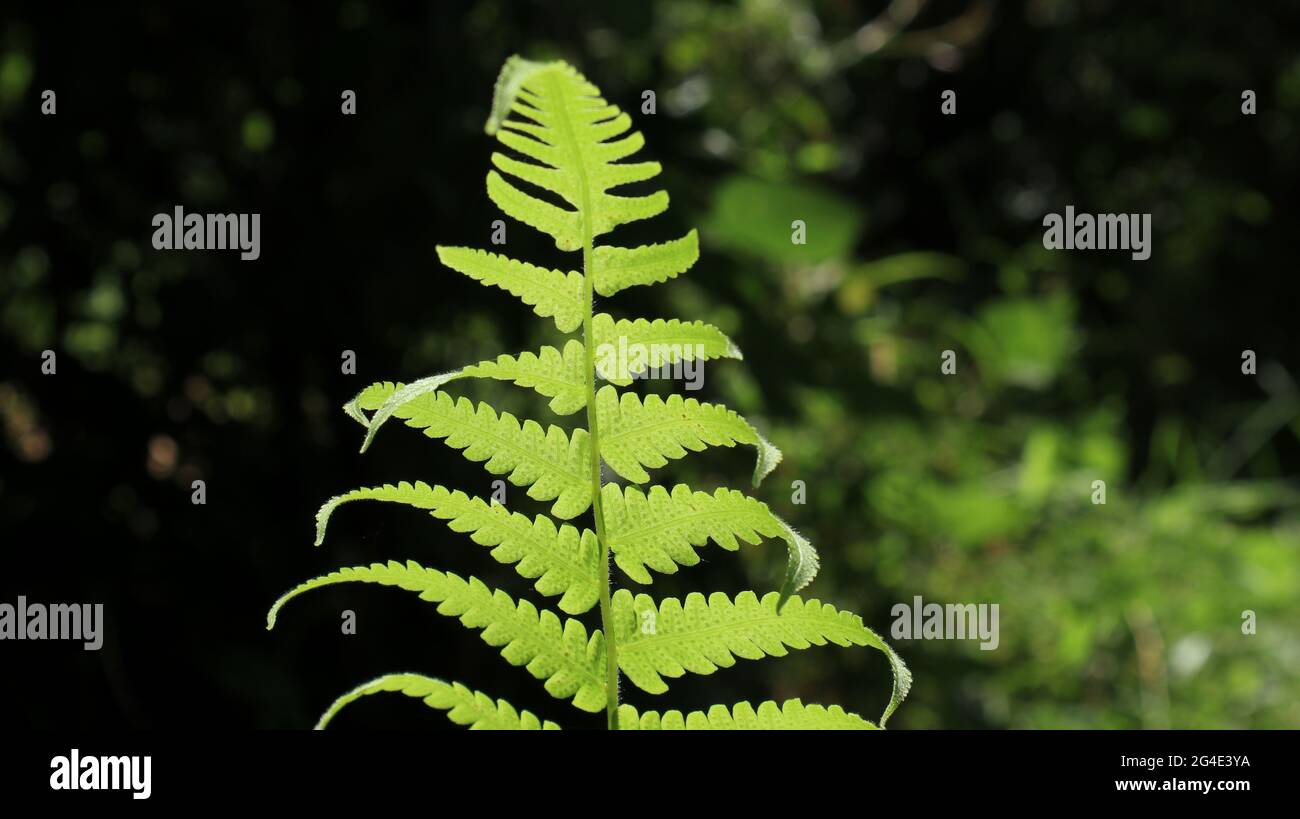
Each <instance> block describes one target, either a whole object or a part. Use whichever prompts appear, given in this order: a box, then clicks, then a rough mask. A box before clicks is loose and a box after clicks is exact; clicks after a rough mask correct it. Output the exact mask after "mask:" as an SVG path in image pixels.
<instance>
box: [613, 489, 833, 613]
mask: <svg viewBox="0 0 1300 819" xmlns="http://www.w3.org/2000/svg"><path fill="white" fill-rule="evenodd" d="M601 495H602V502H603V504H602V505H603V507H604V510H605V533H606V535H607V537H608V538H609V548H610V550H611V551H612V552H613V553H614V562H615V563H617V564H618V566H619V568H620V569H622V570H623V571H624V572H626V573H627V575H628V577H631V578H632V579H633V580H635V581H636V582H638V583H649V582H651V580H652V578H651V576H650V573H649V572H647V571H646V567H647V566H648V567H649V568H651V569H654V570H655V571H657V572H660V573H662V574H673V573H674V572H676V571H677V567H678V566H679V565H680V566H694V565H695V564H696V563H699V562H700V557H699V555H698V554H696V552H695V549H696V548H697V547H699V546H703V545H704V544H705V543H706V542H707V541H709V540H712V541H713V542H714V543H716V544H718V545H719V546H721V547H722V548H724V549H727V550H729V551H733V552H734V551H736V550H737V549H739V548H740V543H742V542H743V543H749V544H755V543H758V542H760V541H761V540H762V539H763V538H764V537H780V538H782V539H784V540H785V541H786V543H787V545H788V547H789V561H788V563H787V568H786V579H785V582H784V583H783V584H782V594H791V593H793V592H796V591H799V589H801V588H803V587H804V586H807V585H808V584H809V583H810V582H812V579H813V577H815V576H816V574H817V564H818V560H817V552H816V551H815V550H814V549H813V547H812V544H811V543H809V542H808V541H807V540H805V539H804V538H802V537H800V536H799V535H798V533H796V532H795V531H794V530H793V529H791V528H790V527H789V525H787V524H786V523H785V522H784V521H782V520H781V519H780V518H778V517H777V516H776V515H774V514H772V512H771V510H770V509H768V508H767V504H765V503H763V502H762V501H759V500H755V499H754V498H751V497H747V496H746V495H745V494H744V493H742V492H738V491H736V490H734V489H718V490H717V491H715V492H714V493H713V494H712V495H710V494H709V493H707V492H692V491H691V489H690V487H688V486H686V485H685V484H678V485H677V486H674V487H673V489H672V493H671V494H670V493H669V492H668V490H666V489H664V487H662V486H652V487H650V491H649V493H648V494H646V493H643V492H642V491H641V490H640V489H638V488H637V487H635V486H627V487H623V488H622V489H620V488H619V487H618V486H616V485H614V484H606V485H605V486H604V488H603V489H602V491H601Z"/></svg>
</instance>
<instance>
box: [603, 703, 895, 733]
mask: <svg viewBox="0 0 1300 819" xmlns="http://www.w3.org/2000/svg"><path fill="white" fill-rule="evenodd" d="M618 727H619V729H620V730H624V731H871V730H875V728H876V726H875V725H874V724H873V723H871V722H870V721H869V720H865V719H863V718H862V717H860V716H858V715H857V714H852V713H849V712H848V711H845V710H844V709H843V708H841V707H839V706H838V705H832V706H830V707H829V708H827V707H826V706H824V705H804V704H803V703H802V702H800V701H799V700H797V699H793V700H786V701H785V702H784V703H783V704H781V705H777V704H776V703H775V702H772V701H771V700H768V701H767V702H764V703H761V704H759V706H758V710H755V709H754V706H752V705H750V704H749V703H747V702H740V703H736V704H735V705H734V706H732V708H731V709H730V710H728V709H727V707H726V706H725V705H715V706H713V707H712V708H710V709H709V710H708V711H692V712H690V713H689V714H682V712H681V711H665V712H664V713H663V714H662V715H660V714H659V713H658V712H656V711H645V712H642V713H637V710H636V709H635V708H633V707H632V706H630V705H620V706H619V707H618Z"/></svg>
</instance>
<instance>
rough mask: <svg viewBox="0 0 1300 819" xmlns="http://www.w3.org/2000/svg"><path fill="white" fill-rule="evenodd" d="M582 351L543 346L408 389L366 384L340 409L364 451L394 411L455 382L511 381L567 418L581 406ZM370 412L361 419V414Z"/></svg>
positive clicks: (574, 344)
mask: <svg viewBox="0 0 1300 819" xmlns="http://www.w3.org/2000/svg"><path fill="white" fill-rule="evenodd" d="M585 356H586V352H585V350H584V349H583V346H582V343H581V342H578V341H574V340H570V341H569V342H567V343H566V344H565V345H564V352H563V353H561V352H560V351H559V350H556V349H555V348H554V347H543V348H542V349H541V352H539V353H536V354H534V353H529V352H524V353H520V354H519V355H518V356H517V357H516V356H511V355H500V356H497V357H496V359H494V360H491V361H480V362H479V363H478V364H471V365H470V366H468V367H465V368H463V369H460V370H452V371H451V372H446V373H440V374H439V375H432V376H429V377H427V378H421V379H420V380H418V381H413V382H411V383H410V384H394V383H393V382H391V381H384V382H380V383H376V384H371V385H370V386H368V387H366V388H365V389H364V390H362V391H361V392H360V393H358V394H357V395H356V397H355V398H353V399H352V400H351V401H349V402H348V403H346V404H344V405H343V411H344V412H346V413H347V414H348V416H349V417H351V418H353V419H355V420H356V421H357V422H358V423H360V424H361V425H362V426H364V427H365V428H366V437H365V439H364V440H363V441H362V443H361V451H362V452H365V451H366V450H367V449H369V448H370V444H371V443H372V442H373V441H374V440H375V436H376V435H378V434H379V429H380V427H382V426H383V425H384V424H385V423H386V422H387V421H388V420H389V419H390V418H392V417H393V414H394V413H395V412H396V411H397V409H398V408H399V407H401V406H402V405H403V404H406V403H408V402H410V401H412V400H413V399H415V398H418V397H419V396H421V395H425V394H427V393H431V392H437V391H438V390H439V389H440V388H441V387H442V386H443V385H445V384H449V383H451V382H452V381H456V380H458V379H461V378H492V379H496V380H498V381H512V382H514V383H515V384H518V385H519V386H521V387H529V388H531V389H534V390H536V391H537V392H538V393H540V394H542V395H545V396H546V397H548V398H550V399H551V403H550V407H551V410H552V411H553V412H554V413H555V414H557V415H570V414H572V413H574V412H577V411H578V410H580V409H582V408H583V407H585V406H586V405H587V397H586V395H585V392H584V391H585V389H586V382H585V381H584V380H583V374H582V369H583V367H584V366H585ZM367 410H373V411H374V414H373V415H371V416H370V417H367V416H366V414H365V411H367Z"/></svg>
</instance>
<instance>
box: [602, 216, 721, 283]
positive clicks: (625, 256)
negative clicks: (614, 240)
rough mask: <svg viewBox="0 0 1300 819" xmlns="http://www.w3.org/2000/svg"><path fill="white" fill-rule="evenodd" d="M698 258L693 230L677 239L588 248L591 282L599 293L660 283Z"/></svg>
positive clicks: (696, 242) (675, 274) (676, 274)
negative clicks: (646, 243) (624, 245)
mask: <svg viewBox="0 0 1300 819" xmlns="http://www.w3.org/2000/svg"><path fill="white" fill-rule="evenodd" d="M699 257H700V240H699V235H698V234H697V233H696V232H695V231H694V230H692V231H691V232H690V233H687V234H686V235H685V236H683V237H682V238H680V239H674V240H673V241H671V242H663V243H661V244H655V245H642V246H641V247H633V248H626V247H612V246H610V245H602V246H600V247H597V248H595V249H594V250H593V251H592V256H591V267H592V271H591V276H592V284H593V286H594V287H595V289H596V292H597V293H599V294H600V295H602V296H612V295H614V294H615V293H617V292H618V291H620V290H625V289H627V288H629V287H634V286H636V285H646V284H660V283H661V282H666V281H668V280H669V279H671V278H674V277H676V276H679V275H681V274H682V273H685V272H686V271H687V270H690V268H691V265H693V264H695V261H696V260H697V259H699Z"/></svg>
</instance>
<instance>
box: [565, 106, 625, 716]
mask: <svg viewBox="0 0 1300 819" xmlns="http://www.w3.org/2000/svg"><path fill="white" fill-rule="evenodd" d="M550 81H551V82H554V80H550ZM556 96H557V98H559V99H561V100H565V103H564V110H563V111H562V112H561V114H560V116H559V117H558V118H557V126H558V127H559V128H560V129H562V130H564V131H566V132H567V133H566V136H567V137H568V138H567V139H565V140H564V144H566V145H576V144H577V140H576V138H575V137H574V134H573V129H572V128H573V126H572V123H571V122H570V120H569V117H570V116H571V115H572V112H571V111H569V109H568V103H567V97H565V95H564V94H557V95H556ZM572 158H573V167H574V168H576V169H577V175H578V189H579V192H580V196H581V200H582V277H583V279H584V280H585V287H586V292H585V295H584V297H583V302H584V303H583V312H582V345H583V347H584V349H585V351H586V358H587V361H586V373H587V432H588V433H589V434H590V436H591V440H590V441H589V444H590V447H591V510H592V514H593V515H594V516H595V518H596V539H597V540H599V541H600V565H601V566H602V567H603V572H602V575H601V579H600V630H601V632H602V633H603V634H604V635H605V702H606V707H605V716H606V719H607V720H608V725H609V729H610V730H617V729H618V648H617V646H616V644H615V641H614V628H613V626H614V622H613V618H612V617H611V615H610V604H609V596H610V589H609V586H610V566H609V541H608V540H607V539H606V537H605V513H604V510H603V509H602V508H601V498H600V489H601V481H600V427H599V424H598V423H597V420H596V339H595V336H594V335H593V334H592V331H591V317H592V311H593V308H594V304H595V293H594V288H593V286H592V275H593V273H594V271H593V270H592V265H591V243H592V228H591V193H590V189H589V187H588V183H587V174H586V169H585V168H584V167H583V164H582V158H581V157H579V156H577V152H576V149H575V150H574V155H573V157H572Z"/></svg>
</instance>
